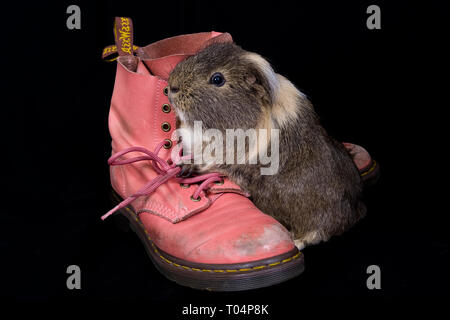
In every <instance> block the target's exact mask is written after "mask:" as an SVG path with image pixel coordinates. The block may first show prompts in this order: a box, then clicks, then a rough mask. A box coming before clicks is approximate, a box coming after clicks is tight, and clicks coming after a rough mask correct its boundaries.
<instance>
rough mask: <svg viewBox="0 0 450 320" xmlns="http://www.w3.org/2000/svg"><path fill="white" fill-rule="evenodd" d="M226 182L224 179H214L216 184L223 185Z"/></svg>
mask: <svg viewBox="0 0 450 320" xmlns="http://www.w3.org/2000/svg"><path fill="white" fill-rule="evenodd" d="M224 183H225V181H224V180H223V179H222V180H221V181H214V184H215V185H216V186H221V185H223V184H224Z"/></svg>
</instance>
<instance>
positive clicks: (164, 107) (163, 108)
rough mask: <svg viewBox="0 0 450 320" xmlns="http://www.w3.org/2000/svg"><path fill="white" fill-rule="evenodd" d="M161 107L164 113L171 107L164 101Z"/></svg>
mask: <svg viewBox="0 0 450 320" xmlns="http://www.w3.org/2000/svg"><path fill="white" fill-rule="evenodd" d="M161 109H162V111H163V112H164V113H169V112H170V110H171V109H172V108H171V107H170V105H169V104H167V103H165V104H163V105H162V107H161Z"/></svg>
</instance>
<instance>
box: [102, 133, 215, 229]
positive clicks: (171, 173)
mask: <svg viewBox="0 0 450 320" xmlns="http://www.w3.org/2000/svg"><path fill="white" fill-rule="evenodd" d="M165 143H166V141H162V142H160V143H159V144H158V145H157V146H156V148H155V151H154V152H151V151H149V150H148V149H146V148H143V147H130V148H126V149H124V150H122V151H119V152H117V153H115V154H114V155H112V156H111V157H110V158H109V159H108V164H109V165H110V166H118V165H125V164H130V163H134V162H138V161H149V160H150V161H151V164H152V166H153V168H154V170H155V171H156V172H157V173H158V176H157V177H156V178H154V179H153V180H151V181H149V182H148V183H147V184H146V185H144V186H143V187H142V188H141V189H140V190H139V191H138V192H136V193H134V194H132V195H130V196H129V197H128V198H126V199H125V200H123V201H122V202H121V203H119V204H118V205H117V206H115V207H114V208H112V209H111V210H109V211H108V212H107V213H106V214H105V215H103V216H102V220H105V219H106V218H107V217H109V216H110V215H112V214H113V213H114V212H116V211H117V210H119V209H122V208H124V207H126V206H127V205H129V204H130V203H131V202H133V201H134V200H136V199H137V198H139V197H142V196H146V195H149V194H151V193H153V192H154V191H155V190H156V189H158V187H159V186H161V185H162V184H164V183H166V182H167V181H168V180H170V179H172V178H173V179H175V181H176V182H179V183H183V184H193V183H200V182H201V183H200V184H199V186H198V187H197V189H196V190H195V191H194V193H193V194H192V198H193V199H198V197H199V196H200V193H201V192H202V191H204V190H205V189H207V188H208V187H209V184H211V183H213V182H219V181H222V179H223V177H222V176H221V175H220V174H219V173H207V174H203V175H200V176H195V177H190V178H181V177H177V175H178V174H179V173H180V171H181V168H180V167H179V166H178V165H177V163H179V161H180V160H185V159H190V158H191V156H183V157H180V156H179V158H178V159H175V161H173V163H171V164H169V163H167V162H166V161H165V160H164V159H162V158H160V157H158V153H159V151H160V150H161V148H162V146H163V145H164V144H165ZM130 152H141V153H144V154H145V155H142V156H137V157H133V158H129V159H125V160H119V158H120V157H122V156H123V155H125V154H127V153H130ZM180 154H181V150H180Z"/></svg>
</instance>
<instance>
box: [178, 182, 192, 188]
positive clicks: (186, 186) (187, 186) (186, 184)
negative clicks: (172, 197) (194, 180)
mask: <svg viewBox="0 0 450 320" xmlns="http://www.w3.org/2000/svg"><path fill="white" fill-rule="evenodd" d="M190 186H191V185H190V184H188V183H180V187H182V188H183V189H188V188H189V187H190Z"/></svg>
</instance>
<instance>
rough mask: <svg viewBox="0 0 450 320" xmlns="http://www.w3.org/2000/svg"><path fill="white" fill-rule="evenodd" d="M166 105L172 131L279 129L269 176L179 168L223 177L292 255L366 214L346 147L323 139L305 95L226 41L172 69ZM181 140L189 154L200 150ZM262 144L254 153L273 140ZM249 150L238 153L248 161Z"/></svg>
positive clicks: (216, 166)
mask: <svg viewBox="0 0 450 320" xmlns="http://www.w3.org/2000/svg"><path fill="white" fill-rule="evenodd" d="M169 101H170V103H171V104H172V105H173V107H174V110H175V112H176V115H177V127H178V128H180V129H185V130H188V131H190V132H192V131H193V129H194V122H195V121H201V124H202V130H204V131H205V130H208V129H216V130H219V131H220V132H222V133H223V135H224V136H225V135H226V130H227V129H235V130H236V129H242V130H248V129H266V130H268V131H267V132H270V131H271V130H278V136H277V138H278V141H277V143H278V145H279V150H278V152H279V155H278V170H277V172H276V173H274V174H265V175H263V174H261V168H262V167H265V165H263V164H261V163H256V164H250V163H244V164H237V163H228V162H227V163H197V164H195V163H194V164H184V165H183V170H184V171H186V169H187V170H188V171H190V172H200V173H206V172H220V173H222V174H224V175H226V176H228V177H229V178H230V179H231V180H232V181H233V182H235V183H236V184H238V185H239V186H240V187H241V188H242V189H243V190H245V191H247V192H248V193H250V194H251V199H252V201H253V202H254V203H255V205H256V206H257V207H258V208H259V209H260V210H262V211H263V212H265V213H266V214H269V215H271V216H273V217H275V218H276V219H277V220H278V221H279V222H280V223H282V224H284V225H285V226H286V228H287V229H288V230H290V232H291V234H292V236H293V239H294V240H295V244H296V246H297V247H298V248H299V249H302V248H304V247H305V246H307V245H311V244H316V243H318V242H320V241H327V240H328V239H329V238H330V237H331V236H333V235H338V234H341V233H342V232H344V231H346V230H347V229H348V228H349V227H351V226H352V225H353V224H354V223H355V222H357V221H358V220H359V219H360V218H361V217H363V216H364V215H365V213H366V207H365V205H364V203H363V202H362V181H361V177H360V175H359V172H358V170H357V168H356V166H355V164H354V162H353V161H352V159H351V156H350V155H349V153H348V152H347V150H346V148H345V147H344V146H343V145H342V144H341V143H338V142H337V141H335V140H334V139H332V138H331V137H330V136H328V134H327V133H326V131H325V130H324V128H323V127H322V126H321V125H320V123H319V119H318V116H317V114H316V113H315V111H314V109H313V107H312V105H311V103H310V102H309V100H308V99H307V97H306V96H305V95H304V94H302V93H301V92H300V91H299V90H298V89H297V88H296V87H295V86H294V85H293V84H292V83H291V82H290V81H289V80H287V79H286V78H285V77H283V76H281V75H279V74H277V73H275V72H274V70H273V69H272V67H271V66H270V64H269V63H268V62H267V61H266V60H265V59H264V58H262V57H261V56H260V55H258V54H256V53H252V52H248V51H245V50H244V49H242V48H241V47H239V46H237V45H236V44H234V43H232V42H227V43H214V44H211V45H209V46H208V47H206V48H204V49H202V50H201V51H200V52H198V53H197V54H195V55H193V56H190V57H189V58H187V59H185V60H183V61H182V62H180V63H179V64H178V65H177V66H176V67H175V68H174V69H173V71H172V72H171V74H170V77H169ZM181 132H182V131H181ZM181 136H182V137H181V138H182V144H183V148H185V149H186V150H187V151H189V152H192V151H195V150H199V149H202V148H204V147H205V144H204V141H201V140H200V141H196V139H192V137H191V138H189V139H185V136H184V135H183V133H181ZM266 138H267V140H268V141H267V143H266V144H263V145H262V146H261V145H259V147H260V148H266V149H267V150H265V151H269V150H271V152H273V150H272V149H271V145H273V144H274V141H273V140H272V139H273V137H272V135H270V137H266ZM187 140H188V141H187ZM197 140H198V139H197ZM192 144H193V145H192ZM224 145H225V142H224ZM234 146H235V144H234V143H233V147H234ZM253 149H254V148H253V147H251V146H246V147H245V150H244V152H245V157H246V159H247V160H249V159H250V158H253V157H254V155H255V152H254V150H253ZM186 150H185V151H186ZM223 152H224V151H223ZM236 154H237V153H236Z"/></svg>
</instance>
